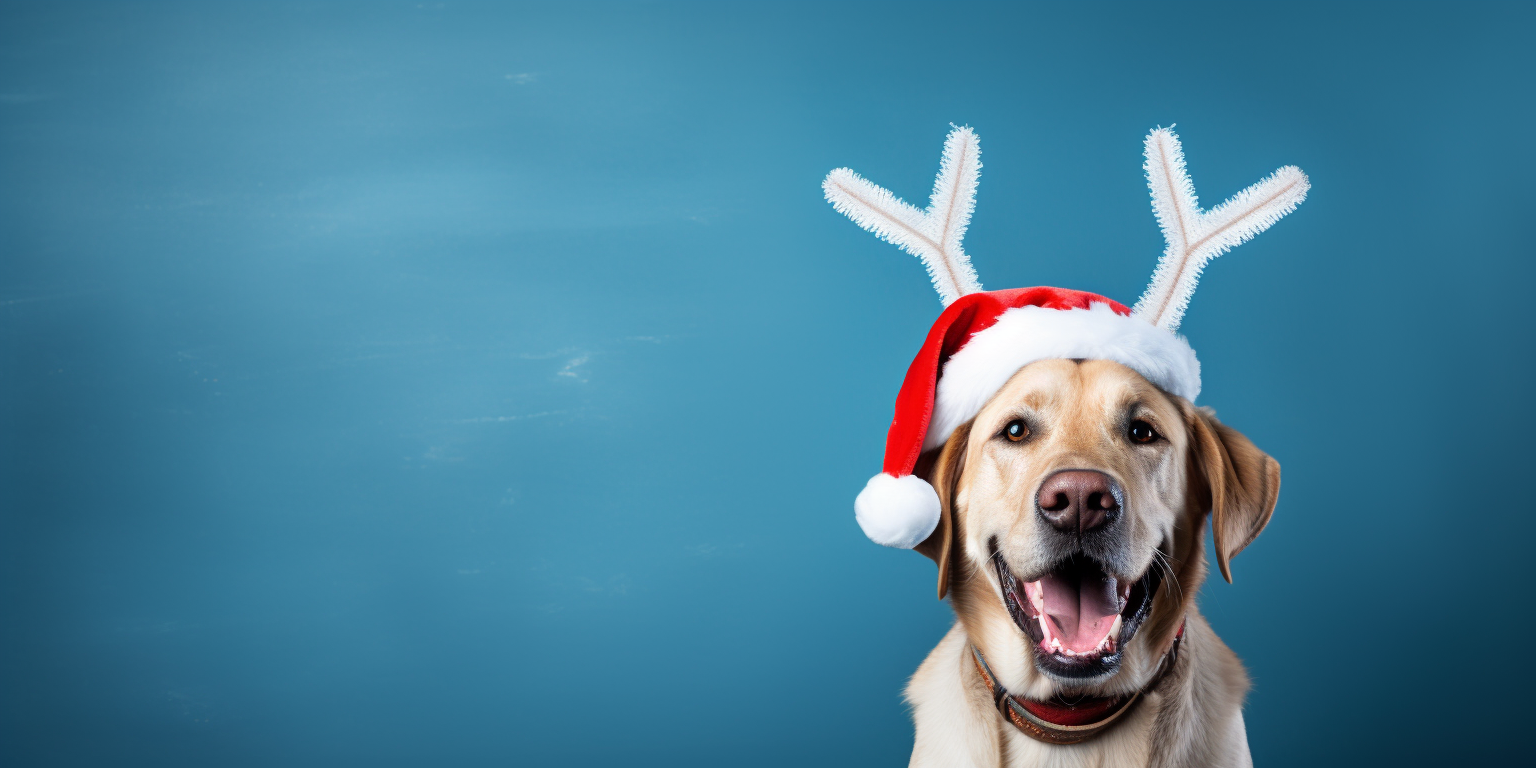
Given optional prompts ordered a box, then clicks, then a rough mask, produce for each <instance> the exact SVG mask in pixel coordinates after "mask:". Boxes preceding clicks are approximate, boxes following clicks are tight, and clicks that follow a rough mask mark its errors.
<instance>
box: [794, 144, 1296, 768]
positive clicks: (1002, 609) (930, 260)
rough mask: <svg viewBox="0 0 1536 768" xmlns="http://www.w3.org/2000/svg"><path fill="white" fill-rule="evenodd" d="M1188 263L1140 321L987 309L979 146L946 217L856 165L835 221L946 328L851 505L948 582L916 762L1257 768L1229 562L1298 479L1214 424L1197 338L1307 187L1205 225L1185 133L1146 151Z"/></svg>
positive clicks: (1011, 303)
mask: <svg viewBox="0 0 1536 768" xmlns="http://www.w3.org/2000/svg"><path fill="white" fill-rule="evenodd" d="M1144 156H1145V158H1146V162H1145V164H1144V165H1143V166H1142V169H1143V171H1145V173H1146V178H1147V188H1148V190H1149V192H1150V193H1151V197H1152V210H1153V212H1154V213H1155V214H1156V216H1157V220H1158V225H1159V226H1160V227H1161V229H1162V230H1163V239H1164V241H1165V242H1166V243H1167V248H1166V249H1165V250H1164V252H1163V256H1162V258H1161V259H1160V260H1159V261H1158V266H1157V268H1156V270H1154V272H1153V274H1152V280H1151V282H1150V283H1149V284H1148V286H1147V290H1146V292H1145V293H1143V294H1142V296H1141V298H1140V299H1139V300H1138V301H1137V302H1136V305H1135V307H1127V306H1125V305H1123V304H1120V303H1118V302H1116V301H1113V300H1112V299H1109V298H1107V297H1104V296H1100V295H1098V294H1093V293H1088V292H1084V291H1078V290H1071V289H1067V288H1060V287H1052V286H1034V287H1028V288H1009V289H1003V290H983V289H982V287H981V283H980V281H979V279H978V278H977V275H976V272H975V270H974V269H973V268H972V266H971V263H970V256H969V255H968V254H966V253H965V250H964V248H963V238H964V235H965V231H966V228H967V227H968V226H969V224H970V214H971V211H972V209H973V208H974V205H975V195H976V185H977V183H978V180H979V179H980V175H979V174H980V169H981V162H980V157H981V145H980V140H979V138H978V137H977V136H976V133H975V131H973V130H971V129H970V128H969V127H966V126H956V127H954V129H953V130H951V131H950V133H949V136H948V137H947V138H946V139H945V143H944V154H943V157H942V160H941V162H940V164H939V173H938V176H937V177H936V178H935V180H934V187H933V190H934V191H933V195H932V196H931V197H930V198H929V203H928V207H927V208H926V209H924V210H919V209H917V208H916V207H914V206H912V205H909V204H907V203H906V202H904V201H902V200H901V199H900V198H897V197H896V196H895V195H894V194H892V193H891V192H890V190H887V189H885V188H883V187H879V186H877V185H875V184H873V183H872V182H870V181H869V180H867V179H865V178H863V177H861V176H859V175H858V174H857V173H854V172H853V170H852V169H849V168H839V169H836V170H833V171H832V172H831V173H829V174H827V177H826V179H825V180H824V181H823V182H822V190H823V192H824V193H825V194H826V197H827V200H828V202H830V203H832V206H833V207H834V209H836V210H837V211H838V212H839V213H842V214H844V215H846V216H848V217H849V218H850V219H852V220H853V221H854V223H856V224H858V225H859V226H861V227H863V228H864V229H867V230H869V231H871V232H873V233H875V234H876V235H878V236H880V237H881V238H882V239H884V240H887V241H889V242H891V243H893V244H895V245H898V246H900V247H901V248H902V249H903V250H906V251H907V252H909V253H911V254H913V255H915V256H918V257H919V258H920V259H922V261H923V264H924V266H926V267H927V268H928V274H929V277H930V278H931V279H932V281H933V285H934V289H935V290H936V291H937V292H938V293H939V297H940V300H941V301H942V302H943V303H944V311H943V313H941V314H940V315H939V317H938V319H937V320H935V321H934V323H933V326H932V328H931V329H930V330H929V332H928V336H927V339H926V340H925V341H924V342H923V345H922V347H921V348H920V349H919V350H918V353H917V355H916V356H915V358H914V359H913V361H912V364H911V365H910V366H909V367H908V368H907V373H906V376H905V377H904V378H903V380H902V384H901V390H900V391H899V392H898V393H897V395H896V405H895V408H894V410H893V414H892V419H891V426H890V430H889V431H888V432H887V434H886V441H885V458H884V461H883V463H882V466H881V471H880V473H879V474H877V475H875V476H873V477H871V478H870V479H869V481H868V483H867V484H866V485H865V486H864V489H863V490H862V491H860V492H859V495H858V497H857V498H856V499H855V500H854V517H855V519H856V520H857V521H858V523H859V527H860V528H862V529H863V531H864V534H865V535H866V536H867V537H869V539H870V540H871V541H874V542H875V543H877V544H882V545H884V546H888V547H897V548H902V549H916V550H918V551H919V552H922V553H923V554H925V555H927V556H928V557H929V558H931V559H933V561H934V562H936V563H937V564H938V568H939V582H938V593H939V597H940V599H943V598H944V597H945V596H946V595H947V596H948V597H949V600H950V604H951V605H952V606H953V607H954V611H955V617H956V621H955V625H954V627H953V628H952V629H951V630H950V631H949V633H948V634H947V635H945V637H944V639H943V640H942V641H941V642H940V643H939V645H938V647H937V648H935V649H934V650H933V652H932V653H931V654H929V655H928V658H927V659H926V660H925V661H924V662H923V663H922V666H920V667H919V668H918V670H917V673H916V674H915V675H913V677H912V679H911V681H910V682H909V684H908V685H907V689H906V698H907V701H908V703H909V704H910V705H911V708H912V718H913V721H914V722H915V724H916V738H915V740H914V743H913V749H912V761H911V764H912V765H914V766H998V767H999V768H1001V767H1003V766H1061V767H1063V768H1068V767H1070V766H1121V765H1126V766H1130V765H1136V766H1143V765H1149V766H1247V765H1251V764H1252V758H1251V757H1250V755H1249V753H1248V736H1247V730H1246V728H1245V726H1244V723H1243V713H1242V703H1243V696H1244V695H1245V694H1246V692H1247V690H1248V678H1247V675H1246V673H1245V672H1244V671H1243V667H1242V664H1240V663H1239V662H1238V660H1237V656H1236V655H1235V654H1233V653H1232V651H1231V650H1230V649H1228V648H1227V647H1226V646H1225V645H1223V644H1222V642H1221V640H1220V639H1219V638H1217V637H1216V634H1215V633H1214V632H1213V631H1211V627H1210V625H1209V624H1207V623H1206V622H1205V619H1203V618H1201V616H1200V613H1199V611H1198V609H1197V608H1196V606H1195V596H1196V595H1197V594H1198V593H1199V592H1200V586H1201V584H1203V583H1204V581H1205V577H1206V564H1205V553H1204V552H1203V547H1204V543H1203V541H1204V540H1203V538H1202V536H1203V533H1204V530H1205V525H1206V521H1207V520H1209V521H1210V524H1211V527H1212V533H1213V536H1212V538H1213V540H1214V542H1215V549H1216V562H1217V565H1218V566H1219V567H1220V568H1221V573H1222V575H1223V576H1224V577H1226V578H1227V580H1228V581H1231V579H1232V571H1231V564H1230V563H1231V560H1232V558H1233V557H1234V556H1236V555H1237V553H1238V552H1241V551H1242V550H1243V549H1244V548H1245V547H1247V546H1248V544H1249V543H1251V542H1252V541H1253V540H1254V538H1255V537H1257V536H1258V535H1259V532H1260V531H1262V530H1264V527H1265V525H1267V524H1268V523H1269V518H1270V516H1271V515H1272V514H1274V510H1275V502H1276V500H1277V499H1278V498H1279V493H1280V465H1279V464H1278V463H1277V462H1276V461H1275V460H1274V459H1272V458H1270V457H1269V456H1268V455H1266V454H1265V453H1264V452H1263V451H1260V450H1259V449H1258V448H1256V447H1254V445H1253V443H1252V442H1250V441H1249V440H1248V439H1247V438H1246V437H1243V435H1242V434H1240V433H1238V432H1236V431H1235V430H1232V429H1230V428H1228V427H1226V426H1224V425H1223V424H1222V423H1221V422H1219V421H1217V419H1216V415H1215V413H1214V412H1212V411H1210V410H1208V409H1203V408H1197V407H1195V405H1194V401H1195V398H1197V397H1198V396H1199V394H1200V389H1201V387H1200V362H1199V360H1198V359H1197V358H1196V356H1195V352H1194V348H1193V347H1191V346H1190V344H1189V341H1188V340H1187V339H1186V338H1184V337H1183V336H1180V335H1178V329H1179V326H1180V323H1181V322H1182V319H1183V316H1184V312H1185V310H1186V309H1187V308H1188V306H1189V301H1190V298H1191V296H1193V294H1194V290H1195V286H1196V284H1197V283H1198V282H1199V279H1200V273H1201V270H1203V269H1204V267H1205V265H1206V264H1207V263H1208V262H1209V261H1210V260H1211V259H1214V258H1215V257H1216V256H1218V255H1220V254H1221V253H1224V252H1226V251H1227V250H1229V249H1231V248H1233V247H1234V246H1236V245H1238V244H1240V243H1242V242H1244V241H1246V240H1248V239H1250V238H1252V237H1254V236H1255V235H1257V234H1258V233H1260V232H1262V231H1264V230H1265V229H1268V228H1269V227H1270V226H1271V225H1273V224H1274V223H1275V222H1276V221H1278V220H1280V219H1281V218H1283V217H1285V216H1286V215H1288V214H1289V213H1291V212H1292V211H1294V210H1295V209H1296V207H1297V206H1298V205H1300V204H1301V203H1302V202H1303V201H1304V200H1305V199H1306V195H1307V190H1308V189H1309V188H1310V182H1309V181H1308V179H1307V176H1306V174H1305V173H1303V172H1302V171H1301V169H1300V168H1297V167H1295V166H1284V167H1281V168H1279V169H1278V170H1276V171H1275V172H1274V173H1272V174H1270V175H1269V176H1268V177H1266V178H1264V179H1262V180H1261V181H1259V182H1258V183H1257V184H1254V185H1252V186H1249V187H1248V188H1246V189H1244V190H1243V191H1241V192H1239V193H1238V194H1237V195H1234V196H1233V197H1231V198H1229V199H1228V200H1227V201H1226V202H1223V203H1222V204H1220V205H1218V206H1216V207H1215V208H1212V209H1210V210H1209V211H1204V210H1201V208H1200V206H1199V204H1198V200H1197V198H1196V197H1195V188H1194V183H1193V182H1192V181H1191V180H1190V178H1189V175H1188V171H1187V169H1186V166H1185V162H1184V152H1183V146H1182V144H1181V142H1180V141H1179V138H1178V136H1177V135H1175V134H1174V133H1173V131H1172V130H1171V129H1169V128H1157V129H1154V130H1153V131H1152V132H1150V133H1149V134H1147V138H1146V140H1145V142H1144Z"/></svg>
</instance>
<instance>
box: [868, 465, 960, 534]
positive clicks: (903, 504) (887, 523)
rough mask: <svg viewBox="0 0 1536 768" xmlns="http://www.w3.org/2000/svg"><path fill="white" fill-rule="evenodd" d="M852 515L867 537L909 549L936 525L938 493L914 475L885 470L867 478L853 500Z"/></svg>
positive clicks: (937, 520) (937, 521)
mask: <svg viewBox="0 0 1536 768" xmlns="http://www.w3.org/2000/svg"><path fill="white" fill-rule="evenodd" d="M853 516H854V517H855V518H857V519H858V521H859V527H860V528H863V529H864V535H865V536H868V537H869V539H870V541H873V542H875V543H876V544H881V545H884V546H887V547H897V548H899V549H911V548H913V547H915V546H917V545H919V544H921V543H923V540H924V539H926V538H928V536H929V534H931V533H933V529H934V528H937V527H938V525H939V494H938V493H935V492H934V490H933V486H931V485H929V484H927V483H925V482H923V479H922V478H920V477H917V476H916V475H902V476H901V477H896V476H894V475H887V474H885V473H884V472H882V473H880V474H878V475H875V476H874V477H871V478H870V479H869V484H868V485H865V486H864V490H862V491H859V497H858V498H857V499H854V501H853Z"/></svg>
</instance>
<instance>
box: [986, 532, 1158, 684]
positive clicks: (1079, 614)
mask: <svg viewBox="0 0 1536 768" xmlns="http://www.w3.org/2000/svg"><path fill="white" fill-rule="evenodd" d="M992 562H993V563H994V564H995V565H996V567H997V576H998V581H999V582H1000V583H1001V584H1002V587H1003V601H1004V603H1005V604H1006V605H1007V608H1008V613H1009V614H1010V615H1011V616H1013V621H1014V623H1015V624H1017V625H1018V626H1019V629H1021V630H1023V631H1024V634H1026V635H1028V636H1029V638H1030V639H1031V640H1033V641H1034V642H1035V661H1036V664H1037V665H1038V666H1039V667H1040V668H1041V671H1044V672H1047V673H1050V674H1054V675H1056V676H1059V677H1066V678H1074V679H1082V678H1092V677H1099V676H1102V675H1107V674H1111V673H1113V672H1114V671H1115V670H1116V669H1117V668H1118V667H1119V665H1120V660H1121V651H1122V649H1124V648H1125V645H1126V643H1129V642H1130V641H1131V638H1132V636H1134V635H1135V634H1136V630H1138V629H1140V628H1141V624H1142V622H1143V621H1145V620H1146V618H1147V614H1148V613H1150V612H1151V610H1152V596H1153V595H1154V594H1155V593H1156V591H1157V587H1158V584H1159V583H1160V582H1161V581H1162V579H1161V573H1160V572H1159V571H1158V569H1156V568H1152V569H1149V570H1148V571H1147V573H1146V574H1144V575H1142V576H1141V578H1139V579H1136V580H1135V581H1121V580H1119V579H1117V578H1115V577H1114V576H1112V575H1110V574H1109V573H1108V572H1107V571H1105V569H1104V568H1103V567H1102V566H1101V565H1099V563H1097V562H1095V561H1094V560H1092V559H1090V558H1087V557H1083V556H1074V557H1072V558H1071V559H1068V560H1066V561H1065V562H1063V563H1061V564H1060V565H1058V566H1056V567H1055V568H1054V569H1052V570H1051V571H1050V572H1049V573H1047V574H1045V575H1044V576H1042V577H1040V578H1039V579H1036V580H1035V581H1028V582H1024V581H1019V580H1018V579H1016V578H1014V576H1013V573H1012V572H1011V571H1009V570H1008V564H1007V563H1005V562H1003V558H1002V557H1001V555H994V556H993V558H992Z"/></svg>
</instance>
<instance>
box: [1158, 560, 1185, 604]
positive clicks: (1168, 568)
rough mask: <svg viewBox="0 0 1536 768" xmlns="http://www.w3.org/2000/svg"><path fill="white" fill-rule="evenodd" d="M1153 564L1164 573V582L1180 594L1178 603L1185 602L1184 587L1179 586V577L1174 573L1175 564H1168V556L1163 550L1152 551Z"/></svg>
mask: <svg viewBox="0 0 1536 768" xmlns="http://www.w3.org/2000/svg"><path fill="white" fill-rule="evenodd" d="M1152 564H1153V565H1155V566H1157V568H1158V570H1160V571H1162V572H1163V581H1165V582H1168V583H1171V584H1172V585H1173V588H1174V589H1175V590H1176V591H1177V592H1178V602H1179V603H1181V604H1182V603H1183V602H1184V587H1183V586H1182V585H1181V584H1179V577H1178V576H1175V575H1174V573H1173V564H1172V563H1170V562H1168V556H1167V555H1165V554H1163V551H1162V550H1161V549H1154V550H1152Z"/></svg>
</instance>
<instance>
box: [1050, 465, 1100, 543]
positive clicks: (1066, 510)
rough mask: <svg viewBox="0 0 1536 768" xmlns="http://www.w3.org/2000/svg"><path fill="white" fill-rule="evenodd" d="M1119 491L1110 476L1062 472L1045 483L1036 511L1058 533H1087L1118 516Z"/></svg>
mask: <svg viewBox="0 0 1536 768" xmlns="http://www.w3.org/2000/svg"><path fill="white" fill-rule="evenodd" d="M1120 496H1121V494H1120V489H1119V487H1118V486H1117V485H1116V484H1115V481H1114V480H1112V479H1110V477H1109V475H1106V474H1104V473H1103V472H1098V471H1095V470H1091V469H1064V470H1062V471H1060V472H1057V473H1056V474H1053V475H1051V476H1050V477H1048V478H1046V479H1045V482H1044V483H1042V484H1041V485H1040V495H1039V496H1038V497H1036V499H1035V508H1036V509H1038V510H1040V515H1041V517H1044V518H1045V520H1046V522H1048V523H1050V524H1051V527H1053V528H1055V529H1056V530H1058V531H1081V532H1083V533H1086V532H1088V531H1091V530H1094V529H1096V528H1100V527H1102V526H1104V525H1105V524H1107V523H1111V522H1113V521H1114V519H1115V518H1116V517H1117V516H1119V514H1120Z"/></svg>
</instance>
